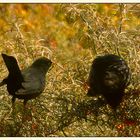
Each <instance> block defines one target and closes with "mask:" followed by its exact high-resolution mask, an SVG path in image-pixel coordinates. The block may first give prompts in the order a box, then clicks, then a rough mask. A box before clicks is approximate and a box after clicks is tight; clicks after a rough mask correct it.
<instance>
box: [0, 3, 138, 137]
mask: <svg viewBox="0 0 140 140" xmlns="http://www.w3.org/2000/svg"><path fill="white" fill-rule="evenodd" d="M0 29H1V30H0V52H1V53H6V54H8V55H13V56H14V57H16V58H17V60H18V63H19V66H20V68H21V69H23V68H25V67H27V66H29V65H30V64H31V63H32V62H33V61H34V60H35V59H36V58H39V57H41V56H45V57H47V58H49V59H51V60H52V61H53V66H52V67H51V69H50V71H49V72H48V74H47V77H46V88H45V90H44V92H43V93H42V95H40V96H39V97H38V98H36V99H34V100H31V101H29V102H28V103H27V108H26V113H25V112H24V109H23V103H22V101H21V100H16V103H15V109H14V110H12V104H11V96H9V95H8V92H7V90H6V87H1V88H0V136H43V137H47V136H79V137H81V136H140V133H139V130H140V4H0ZM108 53H112V54H117V55H120V56H121V57H123V58H124V59H125V60H126V61H127V63H128V65H129V67H130V69H131V73H132V75H131V82H130V84H129V86H128V88H127V89H126V92H125V96H124V99H123V102H122V103H121V105H120V106H119V107H118V109H117V112H116V113H114V112H113V110H112V109H111V108H110V106H109V105H106V104H102V102H101V101H99V100H97V99H96V98H91V97H87V96H86V93H87V84H86V83H87V78H88V75H89V71H90V66H91V62H92V61H93V59H94V58H95V57H96V56H98V55H103V54H108ZM0 64H1V67H0V72H1V74H0V78H1V80H2V79H3V78H4V77H6V76H7V74H8V71H7V69H6V67H5V64H4V62H3V60H2V57H0Z"/></svg>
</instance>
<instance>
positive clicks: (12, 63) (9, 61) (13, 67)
mask: <svg viewBox="0 0 140 140" xmlns="http://www.w3.org/2000/svg"><path fill="white" fill-rule="evenodd" d="M2 58H3V60H4V62H5V65H6V67H7V69H8V71H9V74H10V75H12V77H16V79H17V82H20V81H23V76H22V74H21V71H20V68H19V66H18V63H17V60H16V59H15V58H14V57H13V56H8V55H6V54H3V53H2Z"/></svg>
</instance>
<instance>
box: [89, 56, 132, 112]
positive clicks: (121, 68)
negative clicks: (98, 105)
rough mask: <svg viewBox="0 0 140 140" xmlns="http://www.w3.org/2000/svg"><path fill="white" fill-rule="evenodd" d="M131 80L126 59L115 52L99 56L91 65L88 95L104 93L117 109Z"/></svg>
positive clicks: (110, 103) (109, 102)
mask: <svg viewBox="0 0 140 140" xmlns="http://www.w3.org/2000/svg"><path fill="white" fill-rule="evenodd" d="M129 81H130V70H129V67H128V65H127V63H126V61H125V60H124V59H122V58H121V57H119V56H117V55H113V54H108V55H104V56H98V57H97V58H96V59H95V60H94V61H93V63H92V66H91V70H90V74H89V78H88V84H89V89H88V93H87V95H88V96H94V95H103V97H104V99H105V100H106V102H107V103H108V104H109V105H110V106H111V107H112V108H113V109H114V110H115V109H116V107H117V106H118V105H119V104H120V103H121V101H122V98H123V95H124V90H125V88H126V87H127V85H128V84H129Z"/></svg>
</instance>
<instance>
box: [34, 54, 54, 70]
mask: <svg viewBox="0 0 140 140" xmlns="http://www.w3.org/2000/svg"><path fill="white" fill-rule="evenodd" d="M51 65H52V61H51V60H49V59H48V58H46V57H41V58H38V59H37V60H35V62H34V63H33V64H32V66H33V67H36V68H38V69H42V70H43V71H44V72H45V73H46V72H47V71H48V70H49V68H50V67H51Z"/></svg>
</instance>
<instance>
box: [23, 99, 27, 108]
mask: <svg viewBox="0 0 140 140" xmlns="http://www.w3.org/2000/svg"><path fill="white" fill-rule="evenodd" d="M27 101H28V100H24V102H23V105H24V108H26V103H27Z"/></svg>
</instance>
